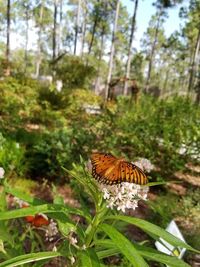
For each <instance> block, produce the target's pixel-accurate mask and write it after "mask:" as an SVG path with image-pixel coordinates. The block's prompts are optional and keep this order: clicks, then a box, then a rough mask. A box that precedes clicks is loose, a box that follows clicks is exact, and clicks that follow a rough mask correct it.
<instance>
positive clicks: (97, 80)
mask: <svg viewBox="0 0 200 267" xmlns="http://www.w3.org/2000/svg"><path fill="white" fill-rule="evenodd" d="M104 35H105V31H104V29H103V30H102V32H101V45H100V52H99V58H98V67H97V78H96V81H95V93H96V94H98V93H99V82H100V70H101V69H100V66H101V60H102V56H103V48H104Z"/></svg>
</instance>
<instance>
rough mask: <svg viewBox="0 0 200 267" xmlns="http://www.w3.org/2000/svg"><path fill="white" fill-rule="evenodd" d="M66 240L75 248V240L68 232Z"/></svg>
mask: <svg viewBox="0 0 200 267" xmlns="http://www.w3.org/2000/svg"><path fill="white" fill-rule="evenodd" d="M68 239H69V243H70V244H71V245H73V246H75V245H76V244H77V243H78V240H77V238H76V237H73V232H70V234H69V237H68Z"/></svg>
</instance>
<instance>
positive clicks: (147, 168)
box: [134, 158, 155, 172]
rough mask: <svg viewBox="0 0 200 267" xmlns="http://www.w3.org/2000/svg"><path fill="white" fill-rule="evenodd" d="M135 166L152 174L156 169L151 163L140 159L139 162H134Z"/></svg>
mask: <svg viewBox="0 0 200 267" xmlns="http://www.w3.org/2000/svg"><path fill="white" fill-rule="evenodd" d="M134 164H135V165H136V166H138V167H139V168H140V169H142V170H143V171H145V172H151V171H152V170H153V169H154V168H155V166H154V165H153V164H152V163H151V161H150V160H148V159H145V158H140V159H138V160H137V161H134Z"/></svg>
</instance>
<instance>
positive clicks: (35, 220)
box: [22, 203, 49, 227]
mask: <svg viewBox="0 0 200 267" xmlns="http://www.w3.org/2000/svg"><path fill="white" fill-rule="evenodd" d="M28 207H29V205H28V204H25V203H24V204H23V205H22V208H28ZM25 220H26V221H27V222H28V223H31V224H32V225H33V226H35V227H41V226H43V225H49V220H48V218H47V216H46V215H44V214H36V215H29V216H26V217H25Z"/></svg>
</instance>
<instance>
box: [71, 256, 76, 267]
mask: <svg viewBox="0 0 200 267" xmlns="http://www.w3.org/2000/svg"><path fill="white" fill-rule="evenodd" d="M70 261H71V265H73V264H74V263H75V261H76V260H75V258H74V257H73V256H72V257H70Z"/></svg>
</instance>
